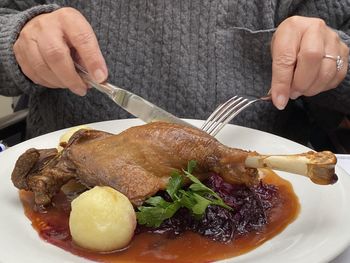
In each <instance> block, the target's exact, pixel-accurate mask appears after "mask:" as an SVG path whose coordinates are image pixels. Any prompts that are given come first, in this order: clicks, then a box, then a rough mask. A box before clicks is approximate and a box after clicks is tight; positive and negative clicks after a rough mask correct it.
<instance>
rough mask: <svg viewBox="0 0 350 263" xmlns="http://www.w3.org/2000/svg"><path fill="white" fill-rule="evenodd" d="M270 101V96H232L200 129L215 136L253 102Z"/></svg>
mask: <svg viewBox="0 0 350 263" xmlns="http://www.w3.org/2000/svg"><path fill="white" fill-rule="evenodd" d="M261 100H271V94H269V95H267V96H264V97H261V98H257V97H252V96H238V95H236V96H234V97H232V98H231V99H229V100H228V101H226V102H225V103H223V104H221V105H219V106H218V107H217V108H216V109H215V110H214V112H213V113H212V114H211V115H210V116H209V118H208V119H207V120H206V121H205V122H204V124H203V125H202V127H201V129H202V130H203V131H205V132H207V133H208V134H210V135H212V136H215V135H216V134H217V133H218V132H219V131H220V130H221V129H222V128H223V127H224V126H225V125H226V124H227V123H228V122H229V121H231V120H232V119H233V118H234V117H236V116H237V115H238V114H239V113H240V112H241V111H243V110H244V109H246V108H247V107H248V106H250V105H251V104H253V103H254V102H257V101H261Z"/></svg>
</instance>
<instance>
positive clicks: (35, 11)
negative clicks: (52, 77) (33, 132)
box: [0, 1, 59, 96]
mask: <svg viewBox="0 0 350 263" xmlns="http://www.w3.org/2000/svg"><path fill="white" fill-rule="evenodd" d="M5 2H7V1H5ZM9 2H12V3H13V4H12V5H11V6H2V4H1V3H0V25H1V26H0V94H1V95H5V96H17V95H20V94H22V93H28V94H29V93H33V92H36V91H38V90H39V86H38V85H36V84H34V83H33V82H31V81H30V80H29V79H28V78H27V77H26V76H25V75H24V74H23V73H22V72H21V70H20V68H19V66H18V64H17V61H16V58H15V55H14V52H13V44H14V43H15V41H16V39H17V37H18V35H19V33H20V31H21V30H22V28H23V26H24V25H25V23H26V22H28V21H29V20H30V19H32V18H33V17H35V16H37V15H40V14H43V13H49V12H52V11H54V10H56V9H58V8H59V6H57V5H54V4H51V5H33V6H32V7H30V6H25V7H29V8H28V9H25V10H23V9H22V8H23V6H21V5H20V4H18V5H16V2H19V3H20V2H22V3H23V2H27V5H28V2H33V1H9ZM21 7H22V8H21Z"/></svg>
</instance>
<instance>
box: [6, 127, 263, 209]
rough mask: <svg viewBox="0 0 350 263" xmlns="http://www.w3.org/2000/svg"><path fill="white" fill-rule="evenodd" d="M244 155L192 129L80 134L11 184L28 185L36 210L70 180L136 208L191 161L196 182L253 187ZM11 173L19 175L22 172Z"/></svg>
mask: <svg viewBox="0 0 350 263" xmlns="http://www.w3.org/2000/svg"><path fill="white" fill-rule="evenodd" d="M248 153H249V152H247V151H243V150H238V149H233V148H229V147H227V146H224V145H222V144H221V143H219V142H218V141H217V140H216V139H215V138H213V137H212V136H209V135H208V134H206V133H205V132H203V131H200V130H198V129H195V128H190V127H184V126H180V125H177V124H170V123H164V122H154V123H150V124H146V125H142V126H136V127H132V128H130V129H128V130H126V131H124V132H122V133H120V134H118V135H111V134H107V133H104V132H101V131H96V130H81V131H79V132H77V133H75V134H74V135H73V137H72V138H71V140H70V141H69V143H68V145H67V146H66V147H65V149H64V150H63V151H62V153H61V154H59V155H57V156H56V157H54V158H53V159H52V160H51V162H49V163H48V164H47V165H46V166H45V167H42V169H40V170H36V171H34V173H33V171H32V172H30V171H28V173H27V175H26V176H23V175H22V176H18V175H16V173H15V171H16V169H15V171H14V174H13V176H12V178H13V179H14V178H17V182H15V181H14V184H15V185H16V186H17V187H19V186H21V185H23V182H20V180H18V178H25V180H27V181H28V180H29V181H31V183H30V184H31V185H32V187H31V189H32V190H33V191H34V192H35V194H36V196H38V198H36V202H37V203H38V204H44V205H45V204H48V203H49V202H50V201H49V200H50V199H51V197H52V196H53V195H54V192H57V191H58V190H59V188H60V187H61V186H62V184H64V183H66V182H67V181H68V180H70V179H72V178H76V179H77V180H78V181H80V182H81V183H83V184H84V185H86V186H89V187H92V186H95V185H108V186H111V187H113V188H115V189H117V190H118V191H120V192H122V193H124V194H125V195H126V196H127V197H128V198H129V199H130V200H131V201H132V202H133V203H134V204H135V205H140V204H142V202H143V201H144V200H145V199H146V198H148V197H150V196H152V195H154V194H155V193H156V192H157V191H159V190H161V189H165V187H166V185H167V182H168V180H169V178H170V175H171V172H172V171H173V170H181V169H184V168H186V166H187V163H188V161H190V160H196V161H197V169H196V170H195V175H196V176H197V177H199V178H201V179H202V178H204V177H205V176H206V175H207V174H208V173H209V172H216V173H219V174H220V175H221V176H222V177H223V178H224V180H225V181H227V182H231V183H243V184H254V183H256V182H257V180H258V179H257V177H258V176H257V171H256V169H251V168H246V167H245V165H244V161H245V159H246V157H247V155H248ZM250 154H252V153H250ZM20 159H25V158H24V157H20ZM18 165H19V164H18ZM16 166H17V165H16ZM27 166H28V165H27ZM17 170H22V174H23V169H17ZM28 174H29V175H28ZM33 178H35V180H34V182H33ZM47 178H50V180H48V179H47ZM43 181H44V182H46V183H42V182H43ZM47 181H49V182H50V183H47ZM39 182H40V183H39ZM55 182H56V184H55ZM27 185H28V183H27ZM38 185H39V187H38ZM19 188H20V187H19Z"/></svg>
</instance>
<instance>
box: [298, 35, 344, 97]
mask: <svg viewBox="0 0 350 263" xmlns="http://www.w3.org/2000/svg"><path fill="white" fill-rule="evenodd" d="M326 38H327V37H326ZM325 54H327V55H332V56H334V57H336V56H337V54H341V53H340V45H339V42H338V41H332V40H330V41H327V42H326V44H325ZM336 77H337V65H336V61H335V60H334V59H331V58H326V57H323V59H322V63H321V67H320V71H319V73H318V76H317V78H316V79H315V81H314V83H313V84H312V86H311V87H310V88H309V89H308V90H307V91H305V92H304V95H305V96H314V95H316V94H318V93H321V92H323V91H326V90H328V89H331V88H333V87H332V85H331V82H332V81H333V80H334V79H335V78H336Z"/></svg>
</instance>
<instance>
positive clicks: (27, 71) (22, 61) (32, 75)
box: [13, 41, 54, 88]
mask: <svg viewBox="0 0 350 263" xmlns="http://www.w3.org/2000/svg"><path fill="white" fill-rule="evenodd" d="M13 50H14V54H15V57H16V60H17V63H18V65H19V66H20V68H21V71H22V72H23V74H24V75H26V77H27V78H29V79H30V80H31V81H33V82H34V83H35V84H39V85H43V86H45V87H49V88H54V87H53V86H51V84H50V83H48V82H46V81H45V80H44V79H42V78H41V77H40V76H39V75H38V74H37V73H36V72H35V71H34V69H33V67H32V66H31V62H30V60H28V58H27V56H26V55H25V54H26V53H28V52H26V50H27V49H26V48H23V45H21V42H19V41H17V42H16V43H15V45H14V46H13Z"/></svg>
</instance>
